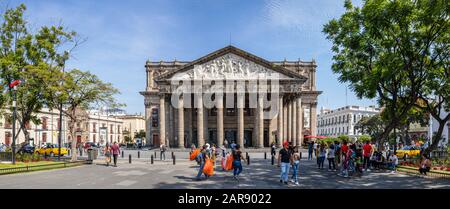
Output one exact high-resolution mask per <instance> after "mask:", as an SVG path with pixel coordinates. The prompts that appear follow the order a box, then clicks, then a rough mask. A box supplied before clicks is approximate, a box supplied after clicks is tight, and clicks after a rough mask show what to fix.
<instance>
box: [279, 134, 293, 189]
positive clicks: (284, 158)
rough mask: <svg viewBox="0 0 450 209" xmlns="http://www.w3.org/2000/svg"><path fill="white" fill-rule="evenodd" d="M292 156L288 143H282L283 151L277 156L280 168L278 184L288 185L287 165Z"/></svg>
mask: <svg viewBox="0 0 450 209" xmlns="http://www.w3.org/2000/svg"><path fill="white" fill-rule="evenodd" d="M291 155H292V154H291V153H290V152H289V142H287V141H285V142H284V143H283V149H281V150H280V152H279V154H278V167H281V175H280V183H285V184H288V175H289V165H290V164H291V161H292V156H291Z"/></svg>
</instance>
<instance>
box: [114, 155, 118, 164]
mask: <svg viewBox="0 0 450 209" xmlns="http://www.w3.org/2000/svg"><path fill="white" fill-rule="evenodd" d="M117 156H118V154H114V155H113V157H114V166H117Z"/></svg>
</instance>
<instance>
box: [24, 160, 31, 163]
mask: <svg viewBox="0 0 450 209" xmlns="http://www.w3.org/2000/svg"><path fill="white" fill-rule="evenodd" d="M22 162H24V163H29V162H30V161H29V160H23V161H22Z"/></svg>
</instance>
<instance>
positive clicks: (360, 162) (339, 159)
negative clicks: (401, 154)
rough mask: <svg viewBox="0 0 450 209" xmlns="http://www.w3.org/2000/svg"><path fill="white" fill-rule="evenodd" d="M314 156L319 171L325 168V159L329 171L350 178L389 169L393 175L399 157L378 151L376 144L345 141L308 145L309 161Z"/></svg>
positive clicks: (312, 142) (310, 143)
mask: <svg viewBox="0 0 450 209" xmlns="http://www.w3.org/2000/svg"><path fill="white" fill-rule="evenodd" d="M313 154H314V155H315V157H316V160H317V167H318V169H323V168H324V161H325V158H326V159H327V160H328V171H337V169H338V168H339V169H340V170H339V175H341V176H344V177H349V174H352V175H353V174H356V175H358V176H362V174H363V172H364V171H366V172H369V171H370V169H377V170H378V169H384V168H386V167H387V168H388V169H390V170H391V173H395V172H396V166H397V165H398V157H397V156H396V155H395V154H394V153H393V152H388V153H386V154H384V153H383V152H382V151H377V149H376V146H375V144H372V143H370V142H369V141H367V142H365V143H364V144H363V143H360V142H356V143H348V142H346V141H344V142H343V143H340V142H338V141H335V142H334V143H330V144H325V143H324V142H322V143H315V142H314V141H311V142H309V144H308V160H311V159H313Z"/></svg>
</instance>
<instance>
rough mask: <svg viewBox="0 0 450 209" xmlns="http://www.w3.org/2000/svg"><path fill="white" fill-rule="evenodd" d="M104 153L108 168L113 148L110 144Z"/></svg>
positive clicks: (107, 144)
mask: <svg viewBox="0 0 450 209" xmlns="http://www.w3.org/2000/svg"><path fill="white" fill-rule="evenodd" d="M103 153H105V162H106V166H109V163H110V162H111V147H110V146H109V143H106V146H105V148H104V149H103Z"/></svg>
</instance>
